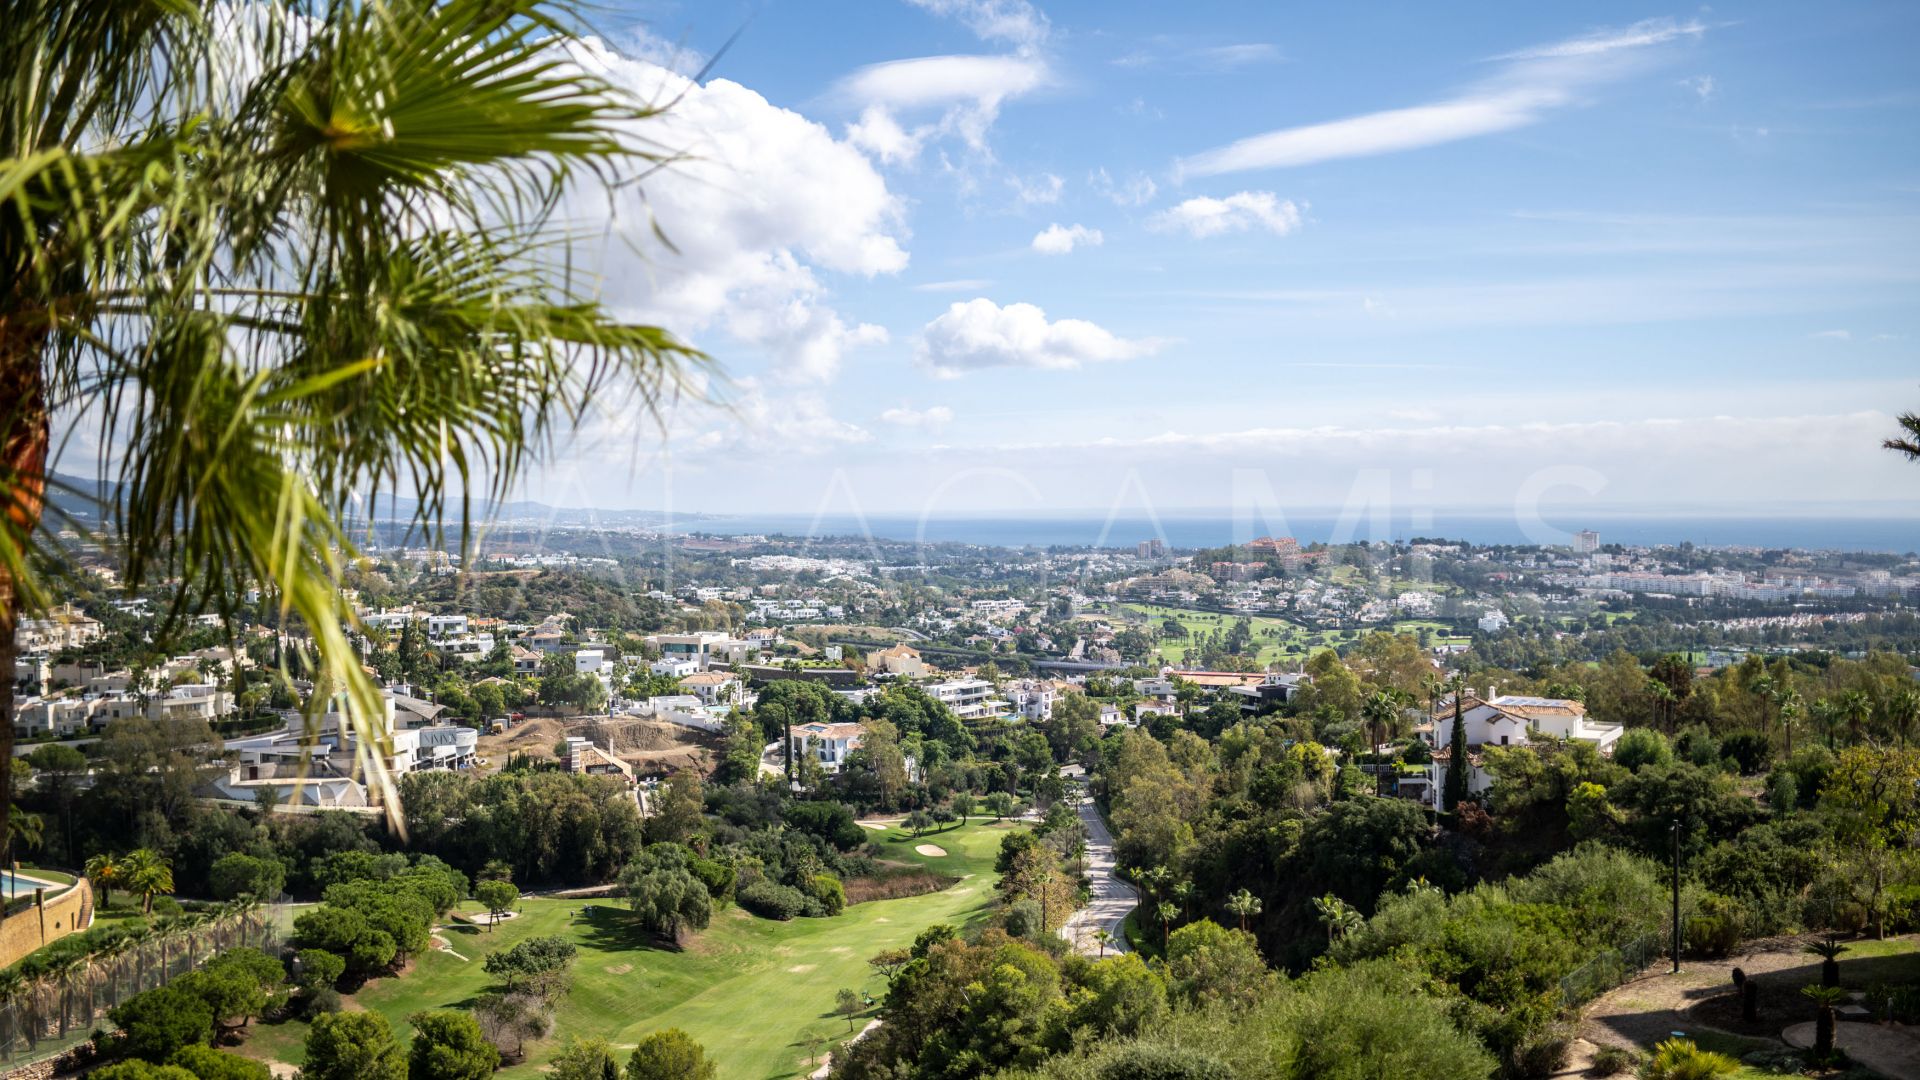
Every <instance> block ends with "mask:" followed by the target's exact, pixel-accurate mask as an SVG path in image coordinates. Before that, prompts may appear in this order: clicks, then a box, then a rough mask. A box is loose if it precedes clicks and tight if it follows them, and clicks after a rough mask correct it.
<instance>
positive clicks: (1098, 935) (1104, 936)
mask: <svg viewBox="0 0 1920 1080" xmlns="http://www.w3.org/2000/svg"><path fill="white" fill-rule="evenodd" d="M1093 940H1095V941H1097V942H1099V943H1100V958H1101V959H1102V960H1104V959H1106V956H1107V942H1109V941H1112V940H1113V931H1111V930H1109V929H1107V928H1106V927H1104V926H1102V927H1100V928H1099V929H1097V930H1095V931H1094V932H1093Z"/></svg>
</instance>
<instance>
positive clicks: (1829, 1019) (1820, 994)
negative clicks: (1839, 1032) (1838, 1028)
mask: <svg viewBox="0 0 1920 1080" xmlns="http://www.w3.org/2000/svg"><path fill="white" fill-rule="evenodd" d="M1800 992H1801V993H1802V994H1804V995H1806V997H1807V998H1808V999H1810V1000H1811V1001H1812V1002H1813V1003H1814V1005H1816V1006H1818V1007H1819V1010H1820V1011H1819V1013H1818V1014H1817V1015H1816V1016H1815V1017H1814V1024H1813V1054H1814V1056H1815V1057H1816V1058H1819V1059H1820V1060H1822V1061H1825V1060H1828V1059H1830V1058H1832V1057H1833V1024H1834V1020H1835V1019H1837V1018H1836V1017H1835V1015H1834V1012H1833V1008H1834V1006H1836V1005H1838V1004H1840V1003H1841V1002H1843V1001H1845V1000H1847V991H1846V990H1845V989H1844V988H1842V987H1839V986H1815V985H1813V984H1812V983H1809V984H1807V985H1806V986H1803V987H1801V988H1800Z"/></svg>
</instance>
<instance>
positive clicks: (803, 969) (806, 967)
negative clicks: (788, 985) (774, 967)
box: [787, 964, 820, 975]
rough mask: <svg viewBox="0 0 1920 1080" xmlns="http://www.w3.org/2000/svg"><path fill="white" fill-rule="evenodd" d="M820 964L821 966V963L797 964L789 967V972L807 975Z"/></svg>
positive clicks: (790, 973)
mask: <svg viewBox="0 0 1920 1080" xmlns="http://www.w3.org/2000/svg"><path fill="white" fill-rule="evenodd" d="M819 966H820V965H819V964H795V965H793V966H792V967H790V968H788V969H787V974H789V975H805V974H806V973H807V972H809V971H812V970H813V969H814V968H817V967H819Z"/></svg>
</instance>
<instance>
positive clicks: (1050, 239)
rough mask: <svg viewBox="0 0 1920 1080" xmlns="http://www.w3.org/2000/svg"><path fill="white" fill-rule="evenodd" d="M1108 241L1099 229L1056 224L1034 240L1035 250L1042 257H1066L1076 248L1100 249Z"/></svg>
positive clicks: (1042, 231) (1040, 233)
mask: <svg viewBox="0 0 1920 1080" xmlns="http://www.w3.org/2000/svg"><path fill="white" fill-rule="evenodd" d="M1106 239H1107V238H1106V237H1105V236H1103V235H1101V233H1100V230H1099V229H1089V228H1087V227H1086V226H1085V225H1064V226H1063V225H1061V224H1059V223H1058V222H1055V223H1054V224H1052V225H1049V226H1047V227H1046V228H1045V229H1042V230H1041V231H1040V232H1039V234H1038V235H1036V236H1035V237H1034V238H1033V250H1035V251H1037V252H1039V253H1040V254H1042V255H1065V254H1067V253H1069V252H1071V251H1072V250H1073V249H1074V248H1076V247H1099V246H1100V245H1101V244H1103V243H1105V242H1106Z"/></svg>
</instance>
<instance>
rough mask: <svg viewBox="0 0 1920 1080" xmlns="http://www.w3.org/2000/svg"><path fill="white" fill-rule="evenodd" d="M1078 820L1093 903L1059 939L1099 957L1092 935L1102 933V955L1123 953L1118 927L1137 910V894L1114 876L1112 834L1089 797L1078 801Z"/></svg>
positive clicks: (1124, 946)
mask: <svg viewBox="0 0 1920 1080" xmlns="http://www.w3.org/2000/svg"><path fill="white" fill-rule="evenodd" d="M1080 820H1081V821H1082V822H1084V823H1085V824H1086V826H1087V875H1088V876H1089V877H1091V878H1092V879H1093V902H1092V903H1090V904H1088V905H1087V906H1086V907H1084V908H1081V909H1080V910H1079V911H1076V912H1074V913H1073V917H1072V918H1069V919H1068V920H1067V923H1066V925H1065V926H1062V927H1061V928H1060V936H1061V937H1063V938H1066V939H1067V940H1068V941H1070V942H1072V943H1073V947H1074V949H1075V950H1076V951H1078V952H1080V953H1081V954H1083V955H1086V956H1099V955H1100V942H1099V940H1098V939H1097V938H1095V937H1094V933H1093V932H1094V931H1095V930H1100V929H1105V930H1106V931H1107V932H1108V933H1109V934H1112V935H1113V937H1112V938H1111V939H1110V940H1108V942H1107V944H1106V951H1107V952H1112V953H1123V952H1126V951H1127V938H1126V935H1125V934H1123V933H1121V932H1120V924H1121V923H1124V922H1126V921H1127V913H1128V912H1130V911H1132V910H1133V909H1134V908H1135V907H1137V906H1139V903H1140V894H1139V893H1136V892H1134V890H1133V886H1131V885H1129V884H1127V883H1126V882H1124V881H1122V880H1120V879H1119V878H1117V877H1115V876H1114V874H1113V834H1112V833H1110V832H1108V831H1107V823H1106V822H1105V821H1104V820H1102V819H1101V817H1100V810H1099V808H1098V807H1096V806H1094V805H1093V799H1092V798H1090V797H1082V798H1081V800H1080Z"/></svg>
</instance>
